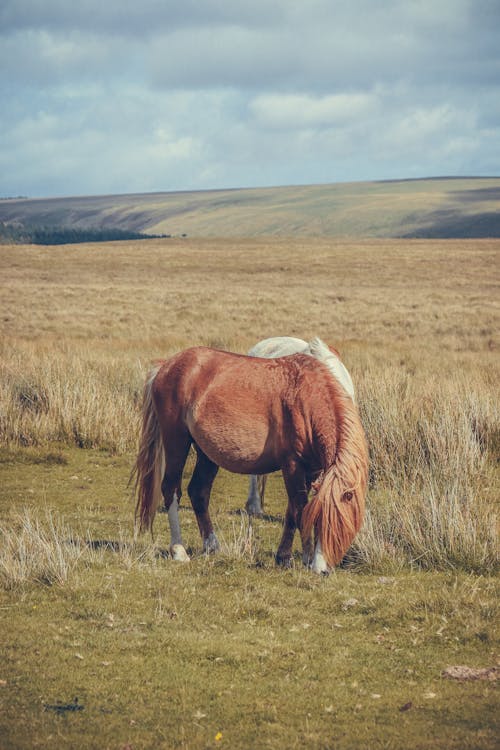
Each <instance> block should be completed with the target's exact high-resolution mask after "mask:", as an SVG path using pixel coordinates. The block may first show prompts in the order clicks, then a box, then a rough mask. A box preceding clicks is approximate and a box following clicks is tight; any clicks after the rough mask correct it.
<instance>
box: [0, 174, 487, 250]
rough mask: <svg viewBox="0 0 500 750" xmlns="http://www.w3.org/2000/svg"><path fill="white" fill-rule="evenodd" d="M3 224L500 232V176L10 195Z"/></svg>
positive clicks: (191, 230) (201, 231)
mask: <svg viewBox="0 0 500 750" xmlns="http://www.w3.org/2000/svg"><path fill="white" fill-rule="evenodd" d="M0 222H6V223H7V224H13V225H16V224H18V223H21V224H24V225H26V226H30V225H32V226H44V227H58V226H66V227H71V228H72V229H79V230H83V229H88V228H93V229H104V230H110V229H112V228H118V229H120V230H129V231H134V232H145V233H149V234H170V235H175V236H181V235H183V234H184V235H188V236H189V237H203V238H205V237H257V236H263V237H264V236H266V237H268V236H270V235H284V236H287V237H292V236H296V237H351V238H365V237H427V238H432V237H434V238H438V237H441V238H447V237H455V238H460V237H462V238H466V237H499V236H500V178H498V177H489V178H487V177H480V178H467V177H460V178H435V179H427V180H426V179H422V180H390V181H382V182H355V183H337V184H327V185H303V186H293V187H273V188H253V189H237V190H206V191H198V192H192V193H151V194H139V195H104V196H82V197H75V198H46V199H31V200H22V199H21V200H0ZM0 228H1V227H0ZM0 238H1V233H0Z"/></svg>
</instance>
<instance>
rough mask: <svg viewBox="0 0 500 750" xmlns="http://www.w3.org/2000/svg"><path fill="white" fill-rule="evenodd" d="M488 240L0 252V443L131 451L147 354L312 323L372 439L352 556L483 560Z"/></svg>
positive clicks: (491, 407)
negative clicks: (349, 386) (339, 364)
mask: <svg viewBox="0 0 500 750" xmlns="http://www.w3.org/2000/svg"><path fill="white" fill-rule="evenodd" d="M499 249H500V241H498V240H481V241H432V242H431V241H404V242H403V241H397V240H389V241H387V240H384V241H382V240H372V241H364V242H348V241H331V240H310V241H302V240H297V239H295V240H283V239H276V240H245V241H238V242H235V241H231V240H222V241H213V240H203V241H201V240H200V241H198V240H196V241H195V240H188V239H185V240H163V241H159V240H156V241H148V242H147V243H144V242H142V243H137V242H130V243H110V244H106V245H104V244H96V245H93V244H90V245H79V246H69V247H57V248H54V247H48V248H40V247H30V246H15V247H10V246H5V247H2V248H1V249H0V277H1V278H2V294H1V298H0V321H1V326H2V339H1V344H0V347H1V348H0V351H1V365H0V367H1V373H2V377H1V385H0V438H1V440H2V441H3V442H4V443H5V444H21V445H37V444H45V443H51V442H60V443H67V444H68V443H69V444H76V445H77V446H79V447H83V448H85V447H88V448H90V447H94V448H96V447H97V448H106V449H108V450H111V451H114V452H118V453H124V452H131V451H133V450H134V449H135V445H136V441H137V435H138V403H139V394H140V391H141V387H142V382H143V379H144V374H145V371H146V369H147V366H148V363H149V361H150V360H151V359H152V358H154V357H158V356H166V355H169V354H170V353H172V352H174V351H176V350H179V349H181V348H184V347H186V346H190V345H193V344H208V345H212V346H216V347H221V348H227V349H232V350H235V351H246V350H247V349H248V348H249V347H250V346H251V345H253V344H254V343H255V342H256V341H257V340H259V339H261V338H264V337H266V336H272V335H283V334H288V335H295V336H300V337H302V338H305V339H308V338H310V337H312V336H314V335H320V336H321V337H322V338H324V339H325V340H326V341H328V342H329V343H331V344H334V345H335V346H336V347H338V348H339V349H340V351H341V352H342V356H343V359H344V361H345V363H346V365H347V367H348V368H349V369H350V371H351V373H352V375H353V379H354V383H355V386H356V388H357V391H358V395H359V403H360V408H361V412H362V418H363V422H364V424H365V427H366V430H367V433H368V439H369V443H370V449H371V460H372V464H371V492H370V498H371V500H370V505H369V507H370V508H371V510H370V512H369V516H368V519H367V523H366V525H365V530H364V532H363V533H362V534H361V535H360V537H359V539H358V541H357V543H356V545H355V546H354V550H353V552H354V553H356V559H357V560H360V559H361V560H363V561H364V562H365V563H366V564H368V565H372V566H376V565H380V564H381V562H382V561H383V560H386V559H388V558H390V559H392V560H393V561H398V560H401V561H409V560H413V561H415V560H417V561H419V563H420V564H421V565H425V566H430V567H432V566H433V565H438V566H440V567H441V566H446V565H455V564H464V565H465V566H466V567H468V568H470V569H479V570H485V569H491V566H492V565H494V561H495V560H496V554H497V552H496V527H495V521H494V512H495V508H494V501H495V500H496V496H497V492H498V477H497V475H496V474H495V471H496V469H495V460H496V459H495V456H497V455H498V449H499V434H500V430H499V410H498V400H497V387H498V373H499V367H498V365H499V356H498V349H497V341H496V339H495V336H496V334H497V331H498V283H497V282H498V251H499ZM458 530H459V531H458ZM460 561H461V562H460Z"/></svg>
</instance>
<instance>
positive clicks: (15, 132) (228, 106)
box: [0, 0, 500, 195]
mask: <svg viewBox="0 0 500 750" xmlns="http://www.w3.org/2000/svg"><path fill="white" fill-rule="evenodd" d="M499 29H500V5H499V3H498V2H497V0H478V1H476V2H473V1H472V0H440V2H439V3H436V2H435V0H432V1H431V0H419V2H417V1H416V0H415V1H413V2H411V1H409V2H407V3H401V2H399V1H398V2H396V0H384V1H383V2H380V3H377V4H374V3H373V2H371V1H370V2H369V1H368V0H356V1H354V2H349V3H348V2H331V0H303V2H290V0H281V1H277V2H273V3H269V2H268V0H254V2H253V3H251V4H249V3H248V2H246V0H245V1H243V0H233V1H232V2H229V0H207V1H206V2H203V3H200V2H198V1H197V0H184V2H183V3H178V2H177V1H176V2H166V1H165V0H161V1H160V0H145V2H143V3H141V4H137V3H136V2H134V3H132V2H128V1H124V0H122V1H121V2H120V3H117V2H115V0H109V1H108V2H106V3H103V2H102V0H100V2H97V0H81V2H79V3H74V4H73V3H67V2H66V1H65V0H44V2H40V0H4V2H3V3H2V5H1V6H0V91H1V93H2V100H3V106H2V110H1V113H0V129H1V132H2V139H1V140H0V195H12V194H29V195H50V194H75V193H103V192H129V191H136V190H144V191H148V190H170V189H197V188H211V187H230V186H234V187H236V186H250V185H272V184H285V183H290V182H293V183H295V184H297V183H308V182H324V181H333V180H358V179H359V180H361V179H383V178H394V177H416V176H427V175H439V174H498V173H499V172H500V146H499V144H500V104H499V102H500V96H499V93H500V92H499V88H500V32H499Z"/></svg>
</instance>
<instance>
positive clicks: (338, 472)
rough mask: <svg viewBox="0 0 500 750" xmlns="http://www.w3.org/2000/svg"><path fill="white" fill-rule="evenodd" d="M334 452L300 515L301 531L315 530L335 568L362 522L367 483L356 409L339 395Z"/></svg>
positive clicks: (365, 454)
mask: <svg viewBox="0 0 500 750" xmlns="http://www.w3.org/2000/svg"><path fill="white" fill-rule="evenodd" d="M336 401H337V407H338V408H337V409H336V412H337V420H338V429H337V434H338V440H337V452H336V455H335V459H334V462H333V464H332V465H331V466H330V467H328V468H327V469H326V470H325V471H324V473H323V475H322V476H320V478H319V480H318V481H317V482H316V483H315V486H314V485H313V489H315V493H314V495H313V497H312V498H311V500H310V501H309V502H308V503H307V505H306V507H305V508H304V510H303V512H302V528H303V531H304V532H305V533H306V534H307V535H309V534H310V533H311V532H312V530H313V528H314V529H316V532H317V537H318V540H319V542H320V544H321V549H322V552H323V555H324V557H325V559H326V561H327V563H328V565H330V566H333V565H337V564H338V563H339V562H340V561H341V560H342V558H343V557H344V555H345V553H346V552H347V550H348V549H349V547H350V545H351V543H352V541H353V539H354V537H355V536H356V534H357V532H358V531H359V529H360V527H361V524H362V523H363V518H364V512H365V496H366V488H367V483H368V446H367V443H366V438H365V433H364V430H363V426H362V424H361V420H360V418H359V414H358V410H357V407H356V406H355V405H354V404H353V402H352V400H351V399H350V398H348V397H346V396H343V395H342V396H338V398H337V399H336Z"/></svg>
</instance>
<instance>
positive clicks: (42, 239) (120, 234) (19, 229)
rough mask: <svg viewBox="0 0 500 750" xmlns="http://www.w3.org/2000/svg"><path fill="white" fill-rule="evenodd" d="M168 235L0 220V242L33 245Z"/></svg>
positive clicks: (135, 238) (68, 243)
mask: <svg viewBox="0 0 500 750" xmlns="http://www.w3.org/2000/svg"><path fill="white" fill-rule="evenodd" d="M159 237H170V235H168V234H142V233H141V232H131V231H129V230H127V229H117V228H111V227H110V228H106V229H99V228H93V227H85V228H80V227H64V226H56V227H47V226H24V225H21V224H6V223H4V222H0V242H4V243H6V242H13V243H26V244H33V245H70V244H75V243H78V242H112V241H116V240H150V239H154V238H159Z"/></svg>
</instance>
